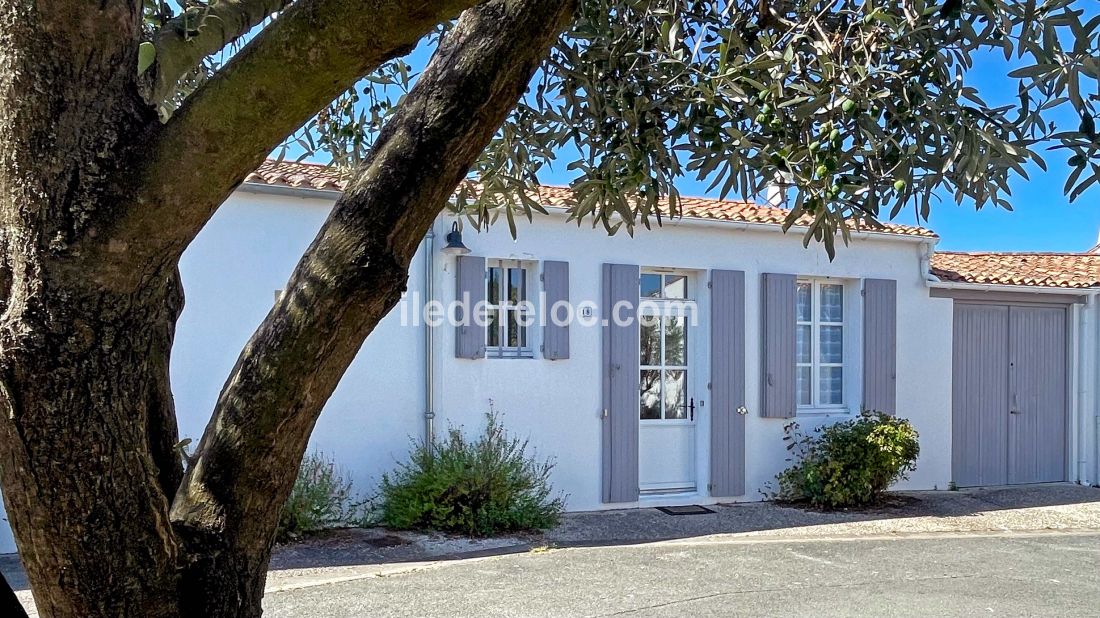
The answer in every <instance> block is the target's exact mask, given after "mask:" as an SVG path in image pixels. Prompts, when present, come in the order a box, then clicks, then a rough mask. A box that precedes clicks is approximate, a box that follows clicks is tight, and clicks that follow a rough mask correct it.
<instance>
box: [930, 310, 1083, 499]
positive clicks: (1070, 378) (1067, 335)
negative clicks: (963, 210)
mask: <svg viewBox="0 0 1100 618" xmlns="http://www.w3.org/2000/svg"><path fill="white" fill-rule="evenodd" d="M930 292H931V293H932V294H931V295H932V296H933V297H939V298H951V299H953V301H954V302H953V303H952V306H951V323H952V329H953V328H954V321H955V310H956V308H957V307H958V306H959V305H985V306H990V305H992V306H1003V307H1007V308H1009V312H1010V313H1011V307H1012V306H1014V305H1016V306H1024V307H1044V308H1050V309H1062V310H1063V311H1065V316H1066V320H1065V332H1064V333H1063V335H1062V336H1063V341H1064V344H1065V355H1066V364H1065V367H1066V375H1065V380H1064V382H1065V384H1064V388H1065V401H1066V414H1065V419H1064V423H1065V431H1064V435H1065V443H1064V444H1063V445H1062V446H1063V448H1062V453H1063V461H1062V471H1063V476H1064V478H1065V480H1064V481H1063V482H1072V481H1073V480H1074V479H1075V477H1076V475H1075V474H1074V470H1073V461H1074V460H1075V459H1076V456H1077V449H1076V445H1077V422H1076V421H1077V418H1078V416H1079V414H1078V405H1077V398H1076V397H1074V390H1075V385H1076V382H1077V357H1076V354H1077V350H1076V346H1075V345H1074V337H1073V334H1074V331H1075V330H1076V329H1075V324H1076V323H1077V320H1078V312H1077V311H1075V310H1074V306H1075V305H1080V304H1083V303H1084V299H1083V297H1081V296H1077V295H1073V294H1035V293H1030V294H1029V293H1026V292H985V291H982V290H964V289H958V288H953V289H943V288H932V289H931V290H930ZM937 292H939V293H938V294H937ZM1009 319H1011V318H1009ZM952 332H953V330H952ZM951 349H952V356H953V355H954V349H955V341H954V337H952V341H951ZM951 379H952V380H954V379H955V371H954V367H952V371H951ZM951 407H952V412H951V424H952V427H953V426H954V398H952V402H951ZM954 448H955V439H954V436H952V438H951V442H950V449H951V450H950V453H949V455H950V457H951V461H952V466H951V485H952V486H954V485H955V483H956V480H955V467H954ZM1006 482H1007V477H1006Z"/></svg>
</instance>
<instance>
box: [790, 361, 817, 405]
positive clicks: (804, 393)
mask: <svg viewBox="0 0 1100 618" xmlns="http://www.w3.org/2000/svg"><path fill="white" fill-rule="evenodd" d="M812 375H813V368H812V367H799V368H798V369H797V371H796V373H795V379H794V380H795V392H796V393H798V405H800V406H809V405H813V403H814V402H813V399H812V397H813V394H812V391H811V390H810V389H812V388H813V379H812V378H811V376H812Z"/></svg>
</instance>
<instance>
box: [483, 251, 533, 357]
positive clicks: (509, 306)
mask: <svg viewBox="0 0 1100 618" xmlns="http://www.w3.org/2000/svg"><path fill="white" fill-rule="evenodd" d="M493 268H500V269H501V270H502V273H503V279H502V281H503V283H504V288H503V289H501V290H500V299H499V302H497V303H495V304H494V303H493V302H492V300H491V298H492V297H491V296H490V294H489V281H490V276H489V274H490V272H492V269H493ZM510 268H522V269H523V288H524V293H525V298H524V301H526V304H524V302H523V301H521V302H520V303H515V302H512V301H510V300H508V294H507V282H508V269H510ZM535 270H536V263H535V262H530V261H527V260H515V259H506V258H501V259H487V260H485V304H486V311H487V312H489V313H490V314H491V313H492V312H494V311H498V310H499V311H501V319H500V320H499V322H498V323H497V341H500V342H502V343H503V342H506V341H507V340H508V313H509V312H517V313H519V314H521V315H522V314H523V312H527V313H528V314H529V317H528V318H527V320H526V324H524V323H520V324H519V328H520V329H522V331H523V341H524V344H523V345H520V346H510V345H490V344H489V341H490V331H491V330H492V329H493V325H492V322H491V321H490V320H489V319H488V315H487V316H486V321H485V357H486V358H534V357H535V346H534V343H533V342H532V340H531V337H532V334H533V333H534V332H535V330H536V329H534V328H531V327H532V326H533V325H534V318H535V316H534V302H533V301H532V300H531V291H532V290H533V289H534V287H533V286H534V283H535Z"/></svg>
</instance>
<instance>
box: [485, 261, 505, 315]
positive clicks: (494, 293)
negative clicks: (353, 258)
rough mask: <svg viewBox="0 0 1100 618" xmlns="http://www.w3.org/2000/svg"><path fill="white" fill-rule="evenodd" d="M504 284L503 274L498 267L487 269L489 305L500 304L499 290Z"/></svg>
mask: <svg viewBox="0 0 1100 618" xmlns="http://www.w3.org/2000/svg"><path fill="white" fill-rule="evenodd" d="M503 284H504V273H503V271H502V270H501V269H500V268H499V267H495V266H494V267H493V268H490V269H489V294H488V297H489V304H490V305H499V304H500V288H501V286H502V285H503Z"/></svg>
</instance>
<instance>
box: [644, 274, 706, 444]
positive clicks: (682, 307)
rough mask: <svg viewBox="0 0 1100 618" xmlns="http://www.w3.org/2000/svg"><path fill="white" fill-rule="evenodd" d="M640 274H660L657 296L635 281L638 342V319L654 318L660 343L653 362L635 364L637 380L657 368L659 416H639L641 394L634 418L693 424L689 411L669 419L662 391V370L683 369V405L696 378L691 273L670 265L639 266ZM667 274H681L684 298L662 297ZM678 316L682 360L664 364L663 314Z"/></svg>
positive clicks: (652, 421)
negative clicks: (680, 318) (680, 319)
mask: <svg viewBox="0 0 1100 618" xmlns="http://www.w3.org/2000/svg"><path fill="white" fill-rule="evenodd" d="M640 275H643V276H644V275H655V276H660V277H661V287H660V290H661V296H642V288H641V278H640V277H639V281H638V298H639V301H638V302H639V312H638V329H639V341H640V331H641V328H642V321H643V320H644V319H653V318H656V319H657V320H659V322H660V324H659V325H658V327H657V328H658V331H659V332H660V346H659V349H658V358H657V364H655V365H653V364H650V365H643V364H641V362H640V360H639V364H638V376H639V379H641V372H642V371H647V370H648V371H658V372H659V374H658V375H659V379H660V380H661V383H660V387H661V390H660V393H661V416H660V417H659V418H641V404H642V402H641V397H639V399H638V414H637V416H638V419H639V421H640V422H642V423H646V424H661V425H695V422H696V420H695V418H693V417H692V416H689V414H690V413H689V412H688V411H687V410H685V418H669V417H668V411H667V409H666V407H665V404H666V403H667V402H666V401H665V394H664V386H665V382H664V374H665V372H666V371H683V372H684V390H685V392H686V394H685V396H686V397H687V400H686V401H685V402H684V403H685V405H687V404H688V402H689V401H691V400H692V399H693V397H692V393H693V392H694V389H693V382H692V380H694V379H695V378H696V375H695V374H696V373H697V370H696V369H695V368H694V367H693V366H692V362H691V359H692V356H691V355H692V354H694V353H695V347H696V346H697V345H698V342H696V341H694V339H696V337H695V333H694V330H693V328H694V326H695V324H694V321H693V320H694V318H695V317H696V316H697V315H698V313H697V312H698V311H699V307H698V303H697V302H696V300H695V297H694V296H693V295H692V292H694V291H695V282H694V278H693V276H692V273H691V272H688V271H684V270H676V269H670V268H643V269H641V271H640ZM668 277H682V278H683V280H684V297H683V298H676V297H667V296H664V291H665V289H666V285H667V284H666V279H667V278H668ZM643 311H646V316H645V317H643V316H642V312H643ZM677 315H682V316H683V318H684V329H685V331H684V362H683V364H680V365H675V364H668V363H667V359H666V358H665V343H666V342H665V332H664V328H665V327H664V319H665V318H666V317H673V316H677Z"/></svg>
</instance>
